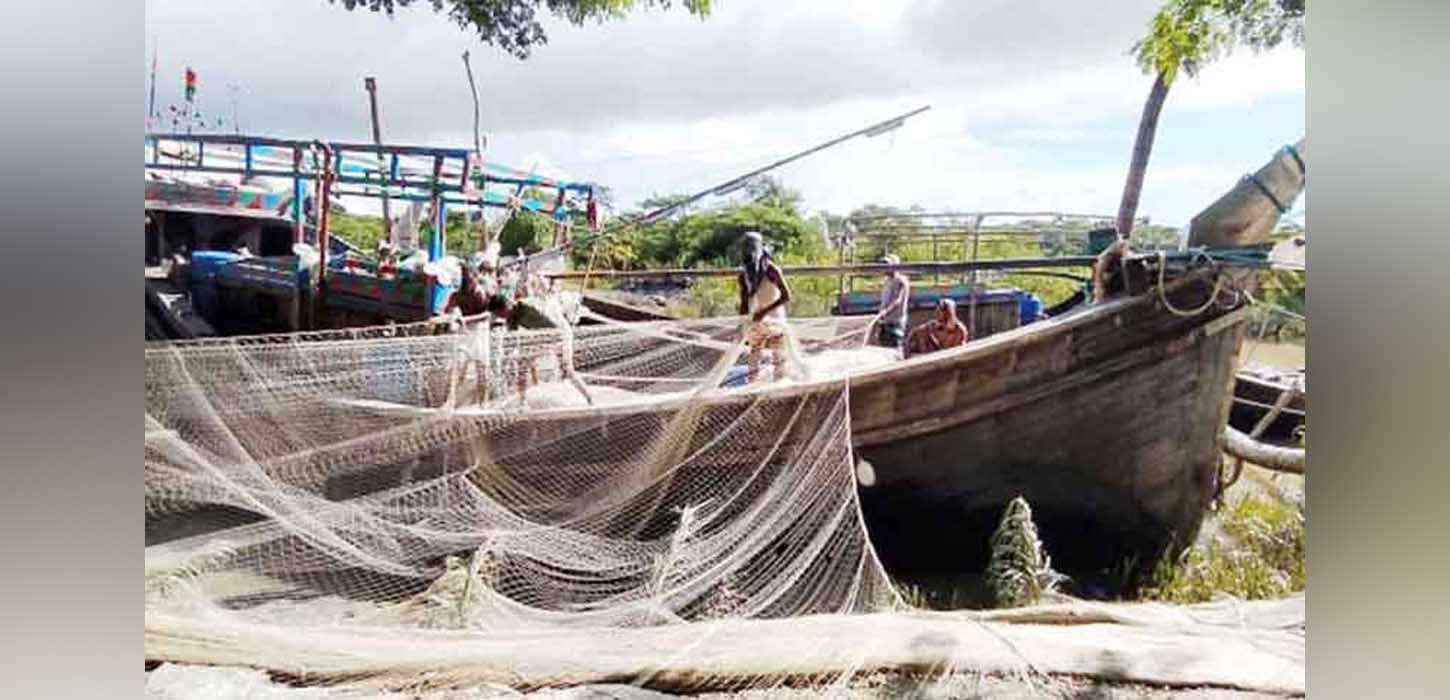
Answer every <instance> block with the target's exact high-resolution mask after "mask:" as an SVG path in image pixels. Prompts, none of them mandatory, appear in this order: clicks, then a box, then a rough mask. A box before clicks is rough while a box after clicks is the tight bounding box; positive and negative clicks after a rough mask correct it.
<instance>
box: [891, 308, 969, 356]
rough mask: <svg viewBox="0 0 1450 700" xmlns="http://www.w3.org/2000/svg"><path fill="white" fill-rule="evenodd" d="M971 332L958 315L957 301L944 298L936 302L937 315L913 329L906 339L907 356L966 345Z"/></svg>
mask: <svg viewBox="0 0 1450 700" xmlns="http://www.w3.org/2000/svg"><path fill="white" fill-rule="evenodd" d="M970 339H971V333H970V332H968V331H967V327H966V326H965V325H963V324H962V320H961V319H960V318H958V317H957V303H956V302H955V301H952V300H951V299H942V300H940V301H938V302H937V303H936V317H935V318H933V319H932V320H930V321H927V322H926V323H923V324H921V325H920V326H917V327H916V328H914V329H912V331H911V335H910V336H909V337H908V338H907V339H906V356H907V357H913V356H916V355H925V354H927V353H933V352H936V351H938V350H946V349H947V348H954V347H957V346H958V345H965V344H966V342H967V341H968V340H970Z"/></svg>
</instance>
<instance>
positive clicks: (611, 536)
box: [145, 318, 899, 687]
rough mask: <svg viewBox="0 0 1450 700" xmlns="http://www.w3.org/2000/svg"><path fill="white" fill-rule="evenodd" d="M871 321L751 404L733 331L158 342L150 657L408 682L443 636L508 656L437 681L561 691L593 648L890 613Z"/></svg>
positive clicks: (150, 511) (751, 389)
mask: <svg viewBox="0 0 1450 700" xmlns="http://www.w3.org/2000/svg"><path fill="white" fill-rule="evenodd" d="M868 322H869V319H868V320H867V321H862V320H860V319H846V318H842V319H823V320H814V321H806V322H798V323H796V324H794V326H793V328H792V331H793V333H794V335H795V337H796V339H797V341H798V344H799V346H800V347H801V348H802V350H801V357H802V362H803V364H804V368H803V369H804V376H805V377H806V380H804V381H784V382H775V383H770V384H765V383H761V382H758V383H755V384H750V385H748V386H742V385H741V377H740V375H741V367H740V365H741V364H742V363H743V357H741V354H742V351H743V348H742V346H741V345H740V343H739V342H738V338H739V337H740V332H739V326H738V324H737V323H736V322H731V321H721V320H711V321H699V322H679V323H659V324H630V325H628V326H625V325H606V326H594V327H587V328H581V329H575V330H571V329H563V330H544V331H515V332H502V331H499V330H497V329H493V328H490V327H489V325H488V324H486V323H484V324H475V325H473V326H471V327H470V328H469V329H467V330H465V331H464V332H459V333H453V334H449V335H428V334H411V335H410V334H397V335H394V336H393V337H359V338H357V339H339V338H336V337H328V336H322V337H307V338H303V337H293V338H291V339H290V340H283V339H274V340H272V341H269V342H262V341H258V340H256V339H241V340H237V341H234V342H225V341H218V342H207V343H190V344H170V345H160V346H153V347H149V348H148V349H147V350H146V381H145V386H146V432H145V492H146V513H147V537H148V547H147V550H146V569H147V628H148V638H147V651H148V658H154V659H166V660H172V661H190V662H196V663H209V664H223V665H225V664H227V663H237V664H241V665H249V664H252V663H255V659H252V660H247V659H238V658H229V656H228V652H227V651H226V647H227V645H226V644H224V643H222V640H233V641H236V640H238V639H243V638H251V639H265V638H268V636H269V635H282V636H284V637H286V638H287V639H288V640H289V641H291V642H298V640H307V639H313V640H315V643H314V644H303V645H302V646H301V647H299V648H300V649H302V650H304V651H303V653H301V655H300V656H298V657H296V658H291V659H290V660H289V661H288V663H287V665H286V668H290V669H294V672H295V673H296V674H297V675H298V676H299V677H308V678H317V679H331V680H336V679H337V677H339V676H356V675H376V676H378V677H380V678H387V677H392V678H395V679H397V680H398V682H404V681H405V680H406V679H411V678H413V676H415V675H416V671H417V670H418V669H417V667H416V665H417V663H418V662H417V660H416V659H414V660H413V661H410V660H409V659H407V658H403V657H399V656H397V654H398V653H399V650H400V649H407V648H413V649H416V648H418V647H417V646H416V643H417V642H418V641H419V640H421V639H425V638H426V639H436V637H428V636H427V635H429V634H436V633H437V632H438V631H440V630H446V631H448V633H449V634H454V635H462V636H459V637H458V639H468V640H471V641H474V642H478V643H488V642H490V641H496V642H505V641H506V642H507V649H508V651H507V654H506V656H507V659H502V658H500V659H495V661H497V664H487V665H484V666H485V667H481V666H480V665H479V664H478V663H472V664H462V663H461V662H460V664H461V665H460V667H459V668H458V669H452V671H455V673H454V675H453V676H449V677H448V678H444V677H443V676H447V675H448V674H447V673H445V672H447V671H449V670H450V669H448V668H447V664H446V663H445V664H442V665H441V666H440V665H437V664H435V663H433V662H430V663H428V664H425V665H426V666H428V667H429V668H430V669H431V670H432V672H433V675H432V676H430V677H432V678H433V681H432V682H434V683H437V684H440V685H442V686H445V687H446V686H449V685H451V684H457V683H463V684H466V683H470V682H483V681H500V682H509V679H513V680H514V681H517V683H515V684H522V685H541V684H547V683H548V682H549V681H550V679H551V678H554V677H556V676H560V675H561V674H562V675H564V676H567V675H568V674H567V671H568V665H567V664H564V665H563V666H561V667H555V666H551V665H549V664H548V663H544V664H542V665H540V666H539V667H538V668H535V669H534V670H533V671H526V670H520V669H527V668H529V664H531V663H534V664H537V663H539V662H538V661H537V660H538V659H540V658H543V659H558V658H564V657H567V658H577V659H578V661H577V663H583V659H584V658H585V657H586V656H588V655H589V654H592V653H595V652H596V651H597V650H595V649H591V648H589V647H588V646H587V645H584V643H583V642H582V641H580V640H584V639H598V638H599V637H598V636H597V634H596V633H598V632H599V631H601V630H602V631H609V630H629V629H636V630H638V629H652V630H655V631H656V633H659V630H665V632H664V633H665V634H678V635H681V637H680V639H681V643H682V644H688V642H689V641H690V639H692V638H695V637H696V636H698V635H700V634H703V633H704V632H702V631H701V628H700V627H699V623H701V622H704V621H712V620H714V621H718V620H724V619H767V618H786V617H796V616H802V615H812V614H825V613H861V612H868V611H872V610H879V609H885V608H890V607H893V606H895V605H897V604H898V603H899V598H898V597H897V594H896V593H895V591H894V590H893V589H892V587H891V586H890V584H889V582H888V579H887V577H886V575H885V574H884V572H883V570H882V568H881V566H880V564H879V563H878V561H877V559H876V557H875V554H874V552H873V551H872V549H871V547H870V545H869V542H868V540H867V537H866V534H865V530H864V527H863V526H862V523H861V520H860V515H859V510H858V507H857V504H856V494H855V487H854V482H853V476H852V475H853V470H852V458H851V447H850V433H849V416H848V402H847V395H846V391H847V390H846V385H845V383H844V382H843V381H842V380H841V377H842V375H843V373H844V372H846V371H848V370H850V369H853V368H856V367H860V366H863V365H869V364H872V363H877V362H885V361H889V358H890V357H891V354H890V353H889V352H887V351H883V350H881V349H879V348H864V349H863V348H861V344H862V343H861V340H862V338H863V337H864V333H865V330H866V323H868ZM563 630H583V631H586V632H587V634H584V635H583V636H578V635H576V636H570V637H567V639H568V640H573V641H572V642H565V641H562V640H564V639H565V638H562V637H559V636H558V633H559V632H560V631H563ZM420 635H421V636H420ZM533 637H537V638H538V642H537V645H535V646H531V645H530V642H529V639H530V638H533ZM602 639H605V640H608V636H607V635H606V636H605V637H603V638H602ZM571 643H572V644H574V646H572V647H571V646H570V644H571ZM410 644H413V646H410ZM561 645H562V646H561ZM404 656H406V654H404ZM343 659H346V661H342V660H343ZM434 661H436V659H435V660H434ZM358 664H361V666H362V667H365V668H366V670H364V668H359V667H358ZM410 664H412V665H410ZM439 674H442V676H440V675H439ZM509 674H522V675H519V676H517V677H515V676H511V675H509ZM740 680H741V683H747V682H748V681H749V679H748V678H742V679H740ZM827 680H830V679H827ZM408 682H412V681H408Z"/></svg>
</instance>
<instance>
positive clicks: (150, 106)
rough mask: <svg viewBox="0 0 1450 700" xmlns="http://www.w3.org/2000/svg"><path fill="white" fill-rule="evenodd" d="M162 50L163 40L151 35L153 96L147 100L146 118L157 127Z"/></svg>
mask: <svg viewBox="0 0 1450 700" xmlns="http://www.w3.org/2000/svg"><path fill="white" fill-rule="evenodd" d="M160 51H161V41H160V40H159V39H157V38H156V37H154V36H153V37H151V96H150V98H149V99H148V100H147V102H146V119H147V121H150V122H151V123H152V126H151V128H153V129H154V128H156V127H155V122H156V55H157V54H158V53H160Z"/></svg>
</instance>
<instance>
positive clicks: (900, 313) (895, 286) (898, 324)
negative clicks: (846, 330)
mask: <svg viewBox="0 0 1450 700" xmlns="http://www.w3.org/2000/svg"><path fill="white" fill-rule="evenodd" d="M880 262H881V264H883V265H893V266H895V265H900V264H901V258H898V257H896V256H895V255H886V256H883V257H882V258H881V260H880ZM910 298H911V282H909V281H907V279H906V275H903V274H901V273H900V272H898V271H897V270H896V269H895V267H893V268H892V269H891V270H890V271H889V272H887V273H886V284H885V285H883V286H882V287H881V306H880V308H878V309H877V311H876V340H877V342H879V343H880V344H881V346H882V347H887V348H898V347H901V340H902V338H903V337H904V336H905V335H906V310H907V304H908V300H910Z"/></svg>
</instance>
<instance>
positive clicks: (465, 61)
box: [463, 51, 483, 158]
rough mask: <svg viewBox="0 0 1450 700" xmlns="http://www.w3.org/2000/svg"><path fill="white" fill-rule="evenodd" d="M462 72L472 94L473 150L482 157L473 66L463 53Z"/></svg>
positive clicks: (466, 53) (476, 87) (481, 139)
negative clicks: (465, 76) (465, 75)
mask: <svg viewBox="0 0 1450 700" xmlns="http://www.w3.org/2000/svg"><path fill="white" fill-rule="evenodd" d="M463 70H465V71H467V73H468V89H469V90H470V91H471V92H472V93H473V150H474V151H475V152H477V153H478V156H479V157H480V158H482V157H483V137H482V136H481V135H480V134H479V129H478V86H477V85H476V84H474V82H473V66H471V65H469V63H468V52H467V51H464V52H463Z"/></svg>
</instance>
